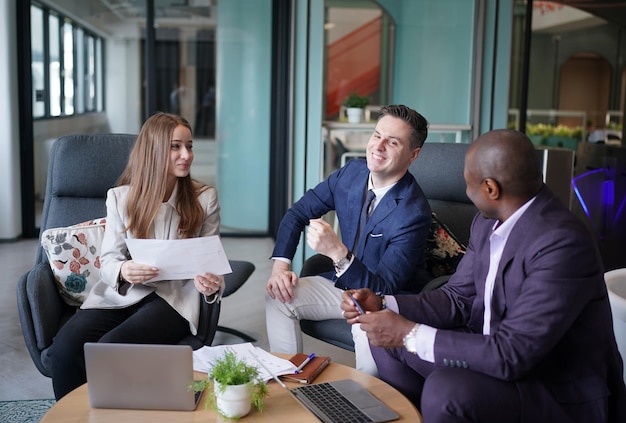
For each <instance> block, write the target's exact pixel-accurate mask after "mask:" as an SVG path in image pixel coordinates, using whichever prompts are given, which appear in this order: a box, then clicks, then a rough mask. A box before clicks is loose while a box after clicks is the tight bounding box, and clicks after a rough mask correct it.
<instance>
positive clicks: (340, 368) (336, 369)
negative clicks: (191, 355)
mask: <svg viewBox="0 0 626 423" xmlns="http://www.w3.org/2000/svg"><path fill="white" fill-rule="evenodd" d="M195 377H196V379H201V378H203V377H206V374H204V373H199V372H195ZM340 379H353V380H355V381H357V382H359V383H360V384H361V385H362V386H363V387H365V388H366V389H367V390H369V391H370V393H372V395H374V396H375V397H377V398H378V399H379V400H381V401H382V402H384V403H385V404H386V405H387V406H389V407H390V408H391V409H393V410H394V411H395V412H396V413H398V415H400V419H399V420H395V421H396V422H412V423H421V422H422V417H421V415H420V414H419V412H418V411H417V409H416V408H415V407H414V406H413V404H412V403H411V402H410V401H409V400H408V399H406V398H405V397H404V396H403V395H402V394H400V392H398V391H397V390H396V389H394V388H393V387H391V386H390V385H388V384H387V383H385V382H383V381H382V380H380V379H378V378H375V377H373V376H370V375H368V374H365V373H363V372H360V371H358V370H356V369H353V368H351V367H348V366H344V365H342V364H338V363H331V364H330V365H329V366H328V367H327V368H326V369H324V371H323V372H322V373H321V374H320V375H319V376H318V377H317V378H316V379H315V383H317V382H328V381H332V380H340ZM268 386H269V388H270V394H269V396H268V397H267V398H266V399H265V409H264V410H263V412H262V413H259V412H257V411H252V412H251V413H250V414H248V415H247V416H245V417H243V420H241V421H243V422H282V421H288V422H293V421H297V422H298V423H307V422H319V420H318V419H317V417H315V416H314V415H313V414H311V413H310V412H309V411H308V410H307V409H305V408H304V407H303V406H301V405H300V403H298V402H297V401H296V400H295V399H294V398H293V397H291V396H290V395H289V393H288V392H286V391H285V390H284V389H283V388H281V387H280V386H279V385H278V383H276V382H275V381H270V382H269V384H268ZM287 386H290V387H294V386H298V384H297V383H287ZM204 395H206V393H205V394H204ZM214 421H217V422H225V421H226V420H225V419H223V418H222V417H220V416H219V415H218V414H217V413H215V412H214V411H213V410H207V409H205V408H204V397H203V398H202V399H201V400H200V405H198V408H197V409H196V410H195V411H152V410H111V409H99V408H91V406H90V405H89V396H88V392H87V384H85V385H82V386H80V387H78V388H77V389H75V390H73V391H72V392H70V393H69V394H68V395H66V396H65V397H63V398H62V399H61V400H60V401H59V402H57V403H56V404H55V405H54V406H52V408H51V409H50V410H49V411H48V412H47V413H46V415H45V416H44V417H43V418H42V419H41V422H42V423H71V422H91V423H94V422H101V423H111V422H113V423H122V422H133V423H134V422H150V423H152V422H167V423H171V422H214Z"/></svg>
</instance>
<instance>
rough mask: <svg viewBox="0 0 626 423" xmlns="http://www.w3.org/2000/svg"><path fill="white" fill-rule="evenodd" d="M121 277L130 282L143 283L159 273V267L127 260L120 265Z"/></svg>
mask: <svg viewBox="0 0 626 423" xmlns="http://www.w3.org/2000/svg"><path fill="white" fill-rule="evenodd" d="M120 274H121V275H122V278H123V279H124V280H125V281H126V282H128V283H131V284H137V283H144V282H146V281H148V280H150V279H152V278H154V277H155V276H157V275H158V274H159V269H158V268H156V267H154V266H148V265H146V264H141V263H137V262H135V261H133V260H128V261H125V262H124V263H122V266H121V267H120Z"/></svg>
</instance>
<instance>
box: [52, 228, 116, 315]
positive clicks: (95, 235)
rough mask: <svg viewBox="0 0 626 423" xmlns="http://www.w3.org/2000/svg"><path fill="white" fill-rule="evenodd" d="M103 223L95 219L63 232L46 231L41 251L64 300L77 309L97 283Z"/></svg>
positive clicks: (56, 230)
mask: <svg viewBox="0 0 626 423" xmlns="http://www.w3.org/2000/svg"><path fill="white" fill-rule="evenodd" d="M105 225H106V219H105V218H101V219H95V220H90V221H87V222H83V223H79V224H77V225H73V226H69V227H66V228H53V229H47V230H45V231H44V232H43V234H42V235H41V246H42V247H43V249H44V251H45V252H46V255H47V256H48V262H49V263H50V268H51V269H52V273H53V274H54V279H55V280H56V283H57V288H58V289H59V293H60V294H61V297H62V298H63V300H64V301H65V302H66V303H67V304H69V305H72V306H80V305H81V304H82V303H83V301H85V298H87V294H89V291H90V290H91V288H92V287H93V286H94V285H95V284H96V283H97V282H98V281H99V280H100V246H101V244H102V238H103V236H104V227H105Z"/></svg>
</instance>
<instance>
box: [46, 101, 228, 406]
mask: <svg viewBox="0 0 626 423" xmlns="http://www.w3.org/2000/svg"><path fill="white" fill-rule="evenodd" d="M102 159H103V160H106V157H103V158H102ZM192 162H193V140H192V137H191V127H190V125H189V123H188V122H187V121H186V120H185V119H184V118H182V117H180V116H177V115H172V114H167V113H157V114H155V115H153V116H151V117H150V118H149V119H148V120H146V122H145V123H144V125H143V127H142V128H141V131H140V133H139V136H138V137H137V141H136V143H135V145H134V147H133V149H132V151H131V153H130V157H129V160H128V163H127V165H126V168H125V170H124V172H123V173H122V175H121V176H120V179H119V180H118V183H117V186H116V187H115V188H111V189H110V190H109V191H108V193H107V200H106V207H107V216H106V229H105V232H104V238H103V241H102V252H101V256H100V262H101V269H100V281H99V282H98V283H97V284H96V285H95V286H94V287H93V289H92V290H91V291H90V293H89V295H88V297H87V299H86V300H85V302H84V303H83V305H82V306H81V308H80V310H79V311H78V312H77V313H76V314H75V315H73V316H72V318H71V319H70V320H69V321H68V322H67V323H66V324H65V325H64V326H63V327H62V328H61V330H60V331H59V333H58V334H57V336H56V337H55V339H54V342H53V346H52V350H51V359H52V384H53V388H54V393H55V397H56V398H57V400H58V399H60V398H61V397H63V396H64V395H65V394H67V393H69V392H70V391H71V390H73V389H74V388H76V387H78V386H80V385H82V384H83V383H85V382H86V375H85V360H84V354H83V346H84V344H85V343H86V342H117V343H150V344H176V343H178V342H179V341H180V340H181V339H182V338H183V337H184V336H185V335H187V334H188V333H191V334H194V335H195V334H196V333H197V328H198V319H199V314H200V302H199V300H198V292H200V294H202V295H203V296H204V300H205V301H207V302H209V303H213V302H215V301H220V298H221V294H222V292H223V290H224V280H223V277H222V276H218V275H214V274H211V273H204V274H202V275H196V276H195V278H194V279H193V280H191V279H189V280H160V281H157V282H147V281H149V280H150V279H152V278H154V277H156V276H157V275H158V273H159V269H158V268H157V267H154V266H151V265H146V264H142V263H137V262H135V261H134V260H133V259H132V257H131V256H130V254H129V252H128V249H127V247H126V239H127V238H135V239H148V238H153V239H163V240H167V239H181V238H192V237H200V236H210V235H215V234H217V233H218V231H219V224H220V216H219V211H220V207H219V203H218V200H217V191H216V189H215V188H213V187H209V186H207V185H203V184H201V183H199V182H197V181H195V180H193V179H192V178H191V176H190V173H189V171H190V168H191V163H192Z"/></svg>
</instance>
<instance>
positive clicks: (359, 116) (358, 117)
mask: <svg viewBox="0 0 626 423" xmlns="http://www.w3.org/2000/svg"><path fill="white" fill-rule="evenodd" d="M364 112H365V110H364V109H361V108H358V107H348V108H347V109H346V114H347V115H348V122H350V123H361V122H362V121H363V116H364Z"/></svg>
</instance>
